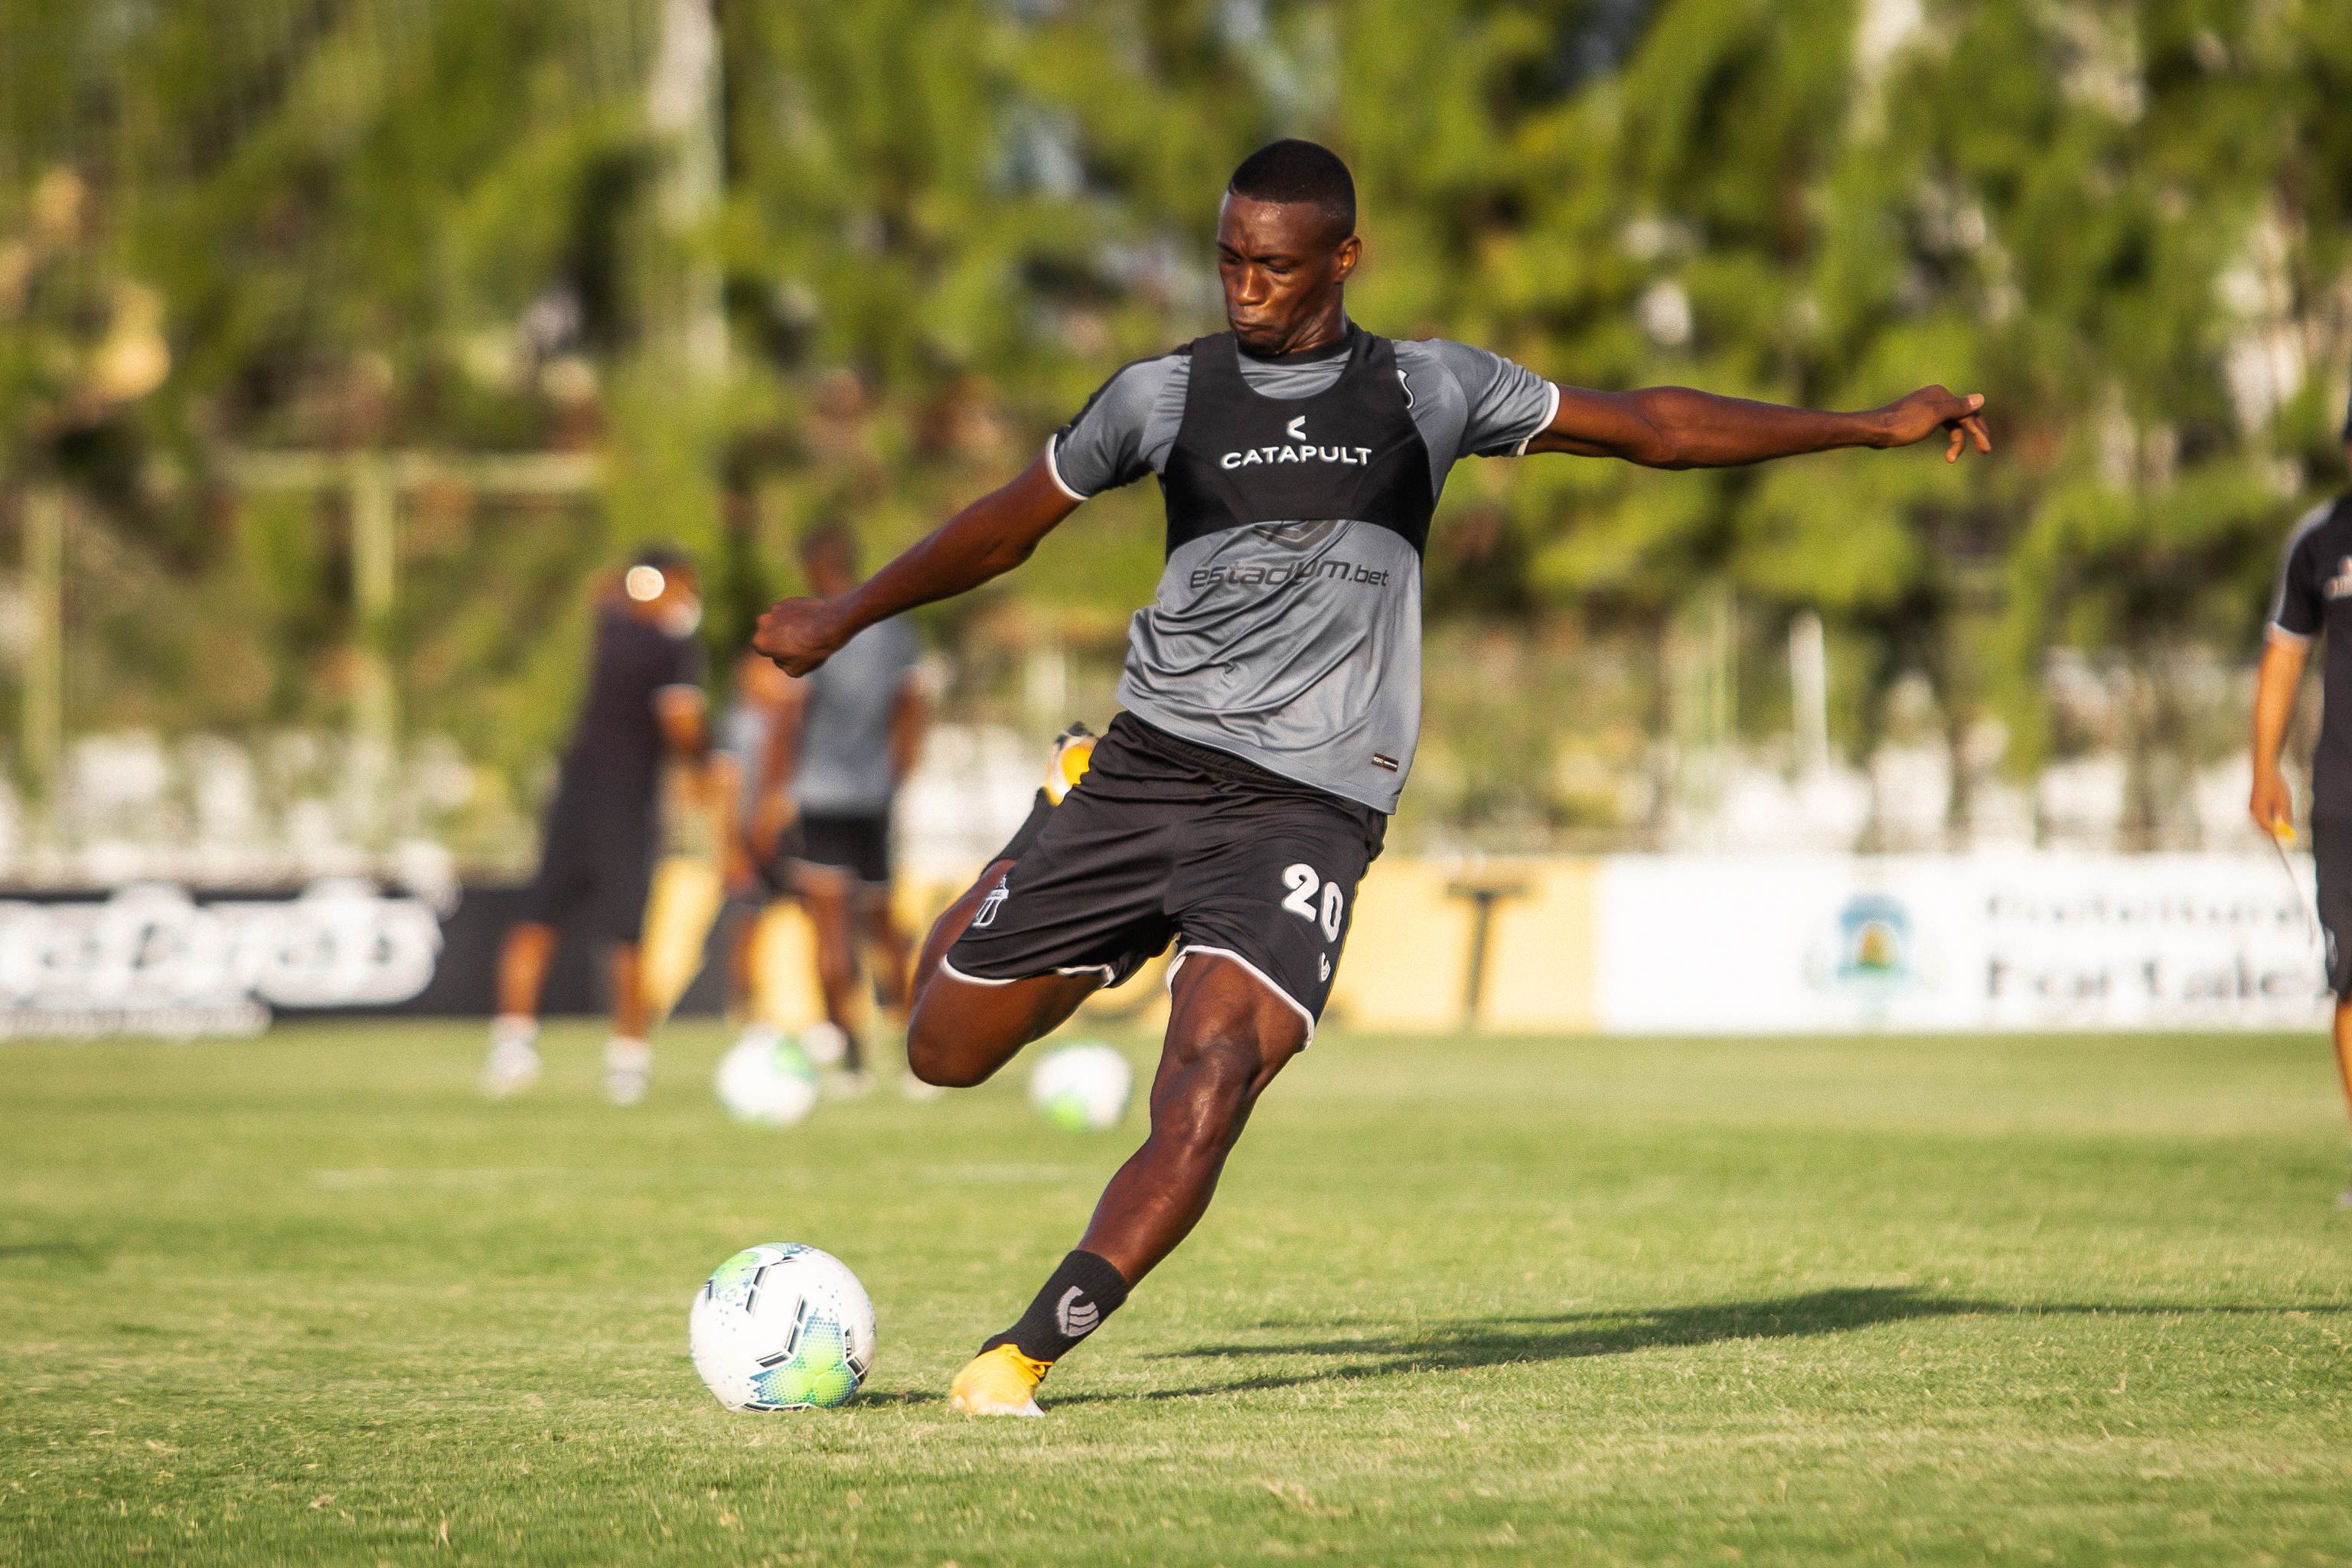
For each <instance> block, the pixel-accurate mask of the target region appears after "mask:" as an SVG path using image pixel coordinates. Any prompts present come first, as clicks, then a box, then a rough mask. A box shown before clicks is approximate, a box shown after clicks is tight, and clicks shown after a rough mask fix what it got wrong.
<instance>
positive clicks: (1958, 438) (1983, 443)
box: [1880, 387, 1992, 463]
mask: <svg viewBox="0 0 2352 1568" xmlns="http://www.w3.org/2000/svg"><path fill="white" fill-rule="evenodd" d="M1984 401H1985V400H1984V394H1983V393H1982V392H1970V393H1969V395H1968V396H1966V397H1960V396H1958V395H1957V394H1956V393H1953V392H1946V391H1945V390H1944V389H1943V388H1942V387H1921V388H1920V389H1919V390H1918V391H1917V392H1913V393H1912V394H1911V395H1910V396H1909V397H1906V398H1904V399H1903V400H1902V401H1900V402H1891V403H1888V404H1887V405H1886V407H1885V408H1884V409H1882V410H1881V411H1880V412H1881V413H1885V415H1886V416H1887V425H1886V444H1887V445H1889V446H1909V445H1910V444H1913V443H1914V442H1918V441H1925V440H1926V439H1927V437H1928V436H1930V435H1933V434H1935V433H1936V432H1937V431H1938V430H1948V431H1949V432H1951V440H1950V442H1949V443H1948V444H1947V445H1946V446H1945V448H1944V461H1945V462H1947V463H1958V461H1959V460H1960V454H1961V452H1962V451H1964V450H1965V449H1966V448H1967V446H1968V444H1969V442H1970V441H1971V440H1973V441H1974V442H1975V443H1976V447H1977V450H1978V451H1979V452H1990V451H1991V450H1992V437H1991V436H1990V435H1988V434H1985V426H1984V418H1983V416H1982V415H1981V414H1979V413H1978V412H1977V411H1978V410H1979V409H1981V408H1983V407H1984Z"/></svg>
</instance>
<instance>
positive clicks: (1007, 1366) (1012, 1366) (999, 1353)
mask: <svg viewBox="0 0 2352 1568" xmlns="http://www.w3.org/2000/svg"><path fill="white" fill-rule="evenodd" d="M1053 1367H1054V1364H1053V1363H1052V1362H1050V1361H1032V1360H1030V1359H1029V1358H1028V1357H1027V1356H1025V1355H1024V1354H1021V1353H1020V1352H1019V1351H1017V1350H1015V1349H1013V1347H1012V1346H1011V1345H1009V1344H1000V1345H998V1346H997V1347H996V1348H995V1349H993V1350H983V1351H982V1352H981V1353H980V1354H978V1355H975V1356H973V1357H972V1358H971V1360H970V1361H968V1362H966V1363H964V1368H963V1370H962V1371H961V1372H959V1373H957V1374H956V1375H955V1382H954V1383H953V1384H951V1385H950V1386H949V1388H948V1408H949V1409H950V1410H958V1411H961V1412H962V1413H963V1414H964V1415H966V1416H1043V1415H1044V1414H1045V1412H1044V1411H1043V1410H1040V1409H1038V1408H1037V1385H1039V1384H1041V1383H1043V1382H1045V1374H1046V1373H1048V1372H1050V1371H1052V1370H1053Z"/></svg>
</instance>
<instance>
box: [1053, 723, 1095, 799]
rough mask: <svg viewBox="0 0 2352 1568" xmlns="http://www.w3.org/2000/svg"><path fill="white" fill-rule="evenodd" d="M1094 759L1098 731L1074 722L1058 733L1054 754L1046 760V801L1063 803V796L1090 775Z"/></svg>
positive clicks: (1055, 739)
mask: <svg viewBox="0 0 2352 1568" xmlns="http://www.w3.org/2000/svg"><path fill="white" fill-rule="evenodd" d="M1094 759H1095V735H1094V732H1093V731H1091V730H1089V729H1087V727H1086V726H1085V725H1083V724H1074V725H1072V726H1070V727H1069V728H1067V729H1066V730H1064V731H1063V732H1062V733H1061V734H1059V735H1057V736H1055V737H1054V754H1053V756H1052V757H1051V758H1048V759H1047V760H1046V763H1045V803H1046V804H1047V805H1049V806H1058V805H1060V804H1061V803H1062V797H1064V796H1065V795H1067V794H1068V793H1069V792H1070V791H1071V790H1073V789H1076V788H1077V785H1078V780H1079V779H1083V778H1085V777H1086V776H1087V764H1088V763H1090V762H1092V761H1093V760H1094Z"/></svg>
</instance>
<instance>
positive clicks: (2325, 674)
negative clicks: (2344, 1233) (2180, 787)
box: [2248, 408, 2352, 1208]
mask: <svg viewBox="0 0 2352 1568" xmlns="http://www.w3.org/2000/svg"><path fill="white" fill-rule="evenodd" d="M2343 438H2344V455H2345V458H2346V460H2347V462H2352V408H2347V409H2346V410H2345V414H2344V431H2343ZM2339 610H2340V611H2342V612H2344V614H2343V618H2342V619H2338V617H2337V615H2336V612H2337V611H2339ZM2323 633H2324V634H2325V635H2326V643H2327V649H2326V655H2325V659H2326V662H2325V663H2324V664H2322V665H2321V667H2320V677H2319V713H2320V718H2319V744H2318V746H2317V747H2315V750H2314V752H2313V755H2312V759H2311V811H2310V820H2311V858H2312V870H2313V874H2314V876H2315V879H2316V891H2317V894H2318V905H2319V925H2320V929H2321V931H2322V932H2323V933H2324V934H2325V936H2326V965H2327V988H2328V989H2329V990H2331V991H2333V992H2335V993H2336V1023H2335V1031H2334V1033H2335V1043H2336V1078H2337V1080H2338V1081H2339V1082H2341V1083H2342V1084H2343V1086H2344V1097H2345V1101H2346V1103H2347V1105H2352V491H2347V493H2345V494H2344V495H2341V496H2338V497H2336V499H2334V500H2332V501H2323V502H2322V503H2320V504H2319V505H2318V506H2316V507H2313V508H2312V509H2311V510H2310V511H2309V512H2306V513H2305V514H2304V516H2303V517H2302V518H2301V519H2300V520H2298V521H2297V522H2296V523H2295V525H2294V531H2293V532H2292V533H2290V534H2289V535H2288V536H2287V541H2286V549H2285V552H2284V555H2283V556H2282V557H2281V559H2280V561H2279V575H2278V582H2277V585H2276V586H2275V587H2274V588H2273V590H2272V591H2271V614H2270V624H2269V626H2268V628H2267V629H2266V630H2265V632H2264V637H2263V642H2264V646H2263V663H2262V673H2261V674H2260V675H2259V676H2257V677H2256V680H2255V685H2254V789H2253V797H2252V800H2250V801H2249V802H2248V805H2249V807H2250V809H2251V810H2252V812H2253V816H2254V825H2255V826H2256V827H2258V828H2260V829H2262V831H2264V832H2266V833H2268V834H2270V835H2271V837H2272V839H2273V841H2276V842H2277V843H2278V844H2279V845H2280V846H2281V847H2282V848H2284V846H2285V845H2287V844H2290V843H2293V842H2294V787H2293V786H2291V785H2290V784H2288V783H2287V781H2286V775H2285V774H2284V772H2282V771H2281V770H2280V768H2279V753H2280V751H2281V750H2283V749H2284V747H2285V746H2286V732H2287V727H2288V726H2289V725H2290V724H2291V723H2292V722H2293V721H2294V706H2295V698H2296V696H2297V695H2298V694H2299V693H2300V692H2301V691H2302V689H2303V667H2304V664H2305V661H2306V660H2307V659H2308V658H2309V656H2310V653H2311V644H2312V640H2313V639H2314V638H2316V637H2319V636H2321V635H2322V634H2323ZM2336 1207H2339V1208H2352V1186H2347V1187H2346V1188H2345V1189H2344V1190H2343V1191H2342V1192H2340V1193H2338V1194H2337V1195H2336Z"/></svg>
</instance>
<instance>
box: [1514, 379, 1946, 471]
mask: <svg viewBox="0 0 2352 1568" xmlns="http://www.w3.org/2000/svg"><path fill="white" fill-rule="evenodd" d="M1558 391H1559V406H1558V407H1557V408H1556V409H1555V410H1554V411H1553V413H1552V417H1551V422H1550V423H1549V424H1547V425H1546V426H1545V427H1544V428H1543V429H1541V430H1539V431H1538V432H1537V433H1536V434H1534V435H1533V436H1531V437H1529V438H1528V444H1527V447H1526V450H1528V452H1565V453H1569V454H1571V455H1576V456H1580V457H1618V458H1622V459H1623V460H1625V461H1626V462H1628V463H1638V464H1640V465H1643V467H1645V468H1730V467H1737V466H1738V465H1741V464H1746V463H1761V462H1765V461H1768V460H1769V459H1771V458H1775V457H1793V456H1796V455H1800V454H1801V453H1807V452H1828V451H1832V450H1833V449H1835V448H1838V447H1843V446H1876V447H1889V446H1908V445H1910V444H1913V443H1914V442H1917V441H1924V440H1926V439H1927V437H1928V436H1930V435H1932V434H1935V433H1936V432H1937V431H1938V430H1944V431H1948V432H1949V434H1950V439H1949V441H1948V444H1947V445H1946V449H1945V453H1944V460H1945V461H1946V462H1947V463H1950V462H1957V461H1958V458H1959V455H1960V452H1961V450H1962V448H1963V447H1965V446H1966V445H1968V444H1969V443H1970V442H1973V443H1974V444H1975V445H1976V448H1977V450H1978V451H1979V452H1990V451H1991V450H1992V439H1991V437H1990V436H1989V435H1987V434H1986V433H1985V427H1984V421H1983V418H1982V417H1981V415H1980V414H1979V410H1981V409H1982V408H1983V407H1984V398H1983V396H1982V395H1981V394H1978V393H1971V394H1969V396H1967V397H1961V396H1958V395H1956V394H1954V393H1952V392H1946V391H1945V390H1944V389H1943V388H1942V387H1940V386H1931V387H1922V388H1921V389H1920V390H1919V391H1917V392H1913V393H1912V394H1911V395H1910V396H1908V397H1905V398H1898V399H1897V400H1895V402H1890V403H1888V404H1886V405H1885V407H1884V408H1874V409H1866V410H1864V411H1863V412H1861V413H1826V412H1824V411H1822V410H1820V409H1811V408H1788V407H1785V406H1783V405H1781V404H1780V403H1773V402H1754V401H1752V400H1750V399H1748V398H1740V397H1721V396H1718V395H1717V394H1716V393H1714V392H1696V391H1694V390H1692V389H1691V388H1689V387H1643V388H1642V389H1641V390H1639V391H1636V392H1592V391H1589V390H1587V389H1585V388H1582V387H1570V386H1562V387H1559V388H1558Z"/></svg>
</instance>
